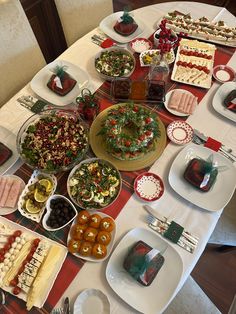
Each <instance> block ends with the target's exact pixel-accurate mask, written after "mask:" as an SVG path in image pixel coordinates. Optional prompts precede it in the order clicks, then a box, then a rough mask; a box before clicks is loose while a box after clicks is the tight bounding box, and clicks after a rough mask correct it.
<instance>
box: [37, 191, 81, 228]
mask: <svg viewBox="0 0 236 314" xmlns="http://www.w3.org/2000/svg"><path fill="white" fill-rule="evenodd" d="M55 201H56V202H57V201H59V203H60V208H59V209H58V208H57V206H55V205H53V202H54V203H55ZM62 203H63V205H64V206H63V208H61V204H62ZM67 205H68V206H67ZM46 210H47V211H46V214H45V215H44V217H43V220H42V225H43V227H44V229H46V230H48V231H57V230H60V229H62V228H64V227H65V226H67V225H68V224H69V223H71V222H72V221H73V220H74V219H75V217H76V216H77V215H78V212H77V210H76V208H75V206H74V205H73V203H72V202H71V201H70V200H69V199H68V198H67V197H65V196H63V195H58V194H54V195H52V196H50V197H49V199H48V200H47V203H46ZM52 214H53V215H54V218H52ZM52 219H53V220H54V221H55V223H56V224H58V225H59V226H58V227H57V226H55V227H53V226H52V223H53V221H52Z"/></svg>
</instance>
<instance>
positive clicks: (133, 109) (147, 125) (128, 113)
mask: <svg viewBox="0 0 236 314" xmlns="http://www.w3.org/2000/svg"><path fill="white" fill-rule="evenodd" d="M97 135H101V136H103V138H104V140H105V143H106V149H107V151H108V152H109V153H110V154H111V155H112V156H113V157H115V158H117V159H120V160H132V159H138V158H141V157H142V156H143V155H144V154H146V153H148V152H150V151H151V150H154V149H155V140H156V139H157V138H158V137H159V136H160V130H159V127H158V121H157V115H156V114H155V113H153V112H151V111H150V110H149V109H147V108H145V107H142V106H138V105H135V104H126V105H125V106H124V105H122V106H118V107H116V108H113V109H111V110H109V112H108V115H107V117H106V119H105V120H104V121H103V123H102V129H101V130H100V132H99V133H98V134H97Z"/></svg>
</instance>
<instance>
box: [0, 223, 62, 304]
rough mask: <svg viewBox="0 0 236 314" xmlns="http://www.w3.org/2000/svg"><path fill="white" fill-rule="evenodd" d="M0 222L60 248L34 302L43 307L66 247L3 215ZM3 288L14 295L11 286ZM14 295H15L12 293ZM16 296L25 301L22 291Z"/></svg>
mask: <svg viewBox="0 0 236 314" xmlns="http://www.w3.org/2000/svg"><path fill="white" fill-rule="evenodd" d="M0 224H4V225H6V226H8V227H9V228H10V229H12V230H13V232H14V231H16V230H21V231H22V232H24V233H25V234H26V235H27V236H28V237H32V238H40V239H42V240H46V241H47V242H48V243H49V244H51V245H57V246H59V247H61V248H62V252H63V254H61V255H60V258H59V259H58V260H57V262H56V263H55V264H54V267H53V268H52V271H51V272H50V275H49V276H47V278H45V282H44V289H43V293H42V294H41V296H38V298H37V301H36V302H35V304H34V306H36V307H38V308H41V307H43V305H44V303H45V301H46V300H47V297H48V295H49V292H50V291H51V289H52V287H53V284H54V282H55V280H56V278H57V275H58V273H59V272H60V270H61V267H62V265H63V263H64V261H65V259H66V256H67V252H68V251H67V248H66V247H64V246H63V245H61V244H59V243H57V242H55V241H53V240H50V239H48V238H46V237H44V236H42V235H41V234H38V233H36V232H33V231H31V230H29V229H27V228H25V227H23V226H21V225H19V224H17V223H15V222H12V221H10V220H9V219H6V218H4V217H0ZM1 288H2V289H3V290H5V291H7V292H9V293H10V294H12V295H14V294H13V293H12V288H13V287H6V286H2V287H1ZM14 296H15V295H14ZM16 297H17V298H19V299H22V300H24V301H26V294H25V293H23V292H20V293H19V294H18V295H17V296H16Z"/></svg>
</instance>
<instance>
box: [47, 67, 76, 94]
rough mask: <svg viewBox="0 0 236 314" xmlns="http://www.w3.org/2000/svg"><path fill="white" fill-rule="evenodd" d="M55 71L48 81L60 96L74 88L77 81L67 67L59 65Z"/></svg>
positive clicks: (50, 87)
mask: <svg viewBox="0 0 236 314" xmlns="http://www.w3.org/2000/svg"><path fill="white" fill-rule="evenodd" d="M53 72H54V74H53V75H52V76H51V77H50V79H49V81H48V83H47V86H48V88H49V89H51V90H52V91H53V92H54V93H56V94H57V95H59V96H65V95H67V94H68V93H69V92H70V91H71V90H72V89H73V88H74V86H75V85H76V83H77V81H76V80H75V79H73V78H72V77H71V76H70V75H69V73H67V72H66V71H65V67H60V66H57V67H56V68H55V69H54V70H53Z"/></svg>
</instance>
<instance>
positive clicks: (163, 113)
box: [0, 37, 235, 314]
mask: <svg viewBox="0 0 236 314" xmlns="http://www.w3.org/2000/svg"><path fill="white" fill-rule="evenodd" d="M151 40H152V37H151ZM234 51H235V49H234V48H228V47H221V46H217V50H216V54H215V63H214V66H216V65H218V64H227V63H228V61H229V60H230V58H231V56H232V55H233V53H234ZM136 58H137V62H136V69H135V71H134V73H133V74H132V76H131V79H138V78H144V77H145V76H146V75H147V74H148V70H149V68H148V67H141V66H140V63H139V60H138V55H136ZM170 70H172V68H171V69H170ZM174 88H180V89H185V90H187V91H190V92H191V93H193V94H194V95H195V96H197V97H198V102H200V101H201V100H202V98H203V97H204V96H205V95H206V93H207V91H208V90H206V89H203V88H198V87H194V86H189V85H185V84H182V83H176V82H173V81H171V80H170V77H169V79H168V81H167V83H166V92H168V91H169V90H172V89H174ZM96 96H97V97H98V99H99V101H100V104H101V110H104V109H106V108H108V107H110V106H111V105H113V104H114V102H112V101H111V99H110V83H109V82H104V83H103V84H102V86H101V87H100V88H99V89H98V90H97V91H96ZM144 105H146V106H149V107H151V108H152V109H154V110H155V111H156V112H157V113H158V115H159V117H160V119H161V120H162V122H163V123H164V125H165V126H167V125H168V124H169V123H170V122H172V121H174V120H176V116H174V115H172V114H171V113H170V112H168V111H167V110H166V109H165V107H164V105H163V104H161V105H160V104H156V105H155V104H152V105H150V104H148V103H144ZM178 118H179V117H178ZM88 157H93V153H92V152H89V153H88ZM148 169H149V167H148V168H145V169H142V170H139V171H133V172H126V171H122V172H121V176H122V190H121V193H120V196H119V198H118V200H116V202H114V203H113V204H112V205H111V206H109V207H108V208H107V209H105V210H104V212H105V213H107V214H109V215H110V216H112V217H113V218H114V219H115V218H116V217H117V216H118V215H119V213H120V212H121V210H122V208H123V207H124V205H125V204H126V202H127V201H128V200H129V198H130V197H131V195H132V194H133V181H134V179H135V177H136V176H137V175H139V174H141V173H142V172H144V171H147V170H148ZM15 174H16V175H18V176H20V177H21V178H22V179H23V180H24V181H25V182H26V183H27V182H28V180H29V178H30V176H31V174H32V170H31V169H30V168H29V167H28V166H27V165H25V164H24V165H22V166H21V167H20V168H19V169H18V170H17V171H16V173H15ZM68 174H69V172H65V173H61V174H59V175H57V179H58V185H57V191H56V193H59V194H62V195H66V194H67V190H66V181H67V177H68ZM6 218H8V219H10V220H12V221H14V222H17V223H19V224H21V225H23V226H25V227H28V228H30V229H31V230H33V231H35V232H38V233H40V234H43V235H44V236H46V237H48V238H50V239H52V240H55V241H57V242H59V243H61V244H64V245H66V240H67V234H68V231H69V226H67V227H66V228H63V229H62V230H59V231H56V232H48V231H46V230H44V229H43V227H42V225H41V224H39V223H35V222H33V221H31V220H28V219H27V218H25V217H23V216H21V214H20V213H19V212H18V211H16V212H15V213H13V214H10V215H7V216H6ZM84 263H85V262H84V261H83V260H82V259H80V258H76V257H75V256H73V255H72V254H70V253H68V255H67V258H66V260H65V262H64V264H63V266H62V268H61V271H60V273H59V275H58V277H57V279H56V281H55V283H54V285H53V288H52V289H51V292H50V294H49V296H48V298H47V301H46V302H45V304H44V306H43V308H41V309H38V308H35V307H34V308H33V309H32V310H31V311H30V312H29V313H50V312H51V310H52V309H53V307H54V306H55V305H56V303H57V302H58V301H59V299H60V298H61V296H62V295H63V293H64V291H65V290H66V289H67V287H68V286H69V285H70V283H71V282H72V280H73V279H74V278H75V276H76V275H77V273H78V272H79V271H80V269H81V268H82V266H83V265H84ZM78 288H79V282H78ZM0 313H8V314H21V313H27V310H26V307H25V302H24V301H22V300H20V299H18V298H17V297H14V296H12V295H10V294H6V304H5V305H2V306H1V307H0Z"/></svg>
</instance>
